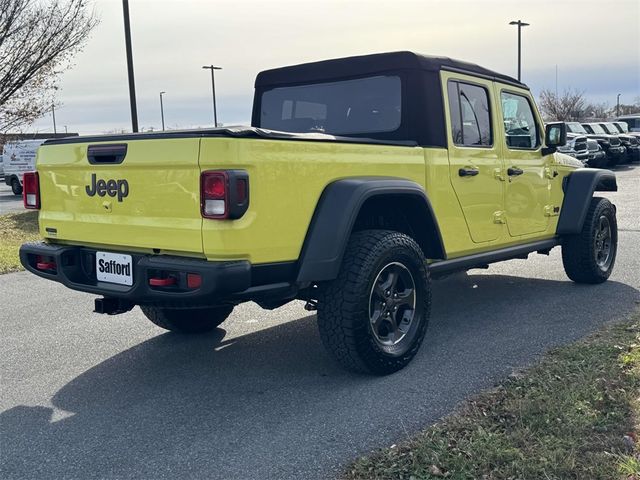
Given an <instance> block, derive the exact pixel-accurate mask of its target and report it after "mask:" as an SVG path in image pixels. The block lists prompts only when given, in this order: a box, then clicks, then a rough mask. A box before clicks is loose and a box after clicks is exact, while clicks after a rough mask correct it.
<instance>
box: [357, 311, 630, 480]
mask: <svg viewBox="0 0 640 480" xmlns="http://www.w3.org/2000/svg"><path fill="white" fill-rule="evenodd" d="M639 419H640V312H639V313H636V314H635V315H632V316H631V317H629V318H628V319H627V320H626V321H625V322H624V323H622V324H616V325H609V326H606V327H604V328H603V329H602V330H601V331H599V332H598V333H596V334H594V335H592V336H590V337H588V338H587V339H585V340H583V341H580V342H577V343H574V344H571V345H568V346H564V347H560V348H557V349H555V350H553V351H551V352H549V353H548V354H547V355H545V356H544V358H543V359H542V361H541V362H540V363H539V364H538V365H536V366H534V367H531V368H530V369H528V370H525V371H523V372H519V373H517V374H513V375H511V376H510V377H509V378H508V379H507V380H506V381H505V382H504V383H503V384H502V385H500V386H498V387H496V388H495V389H492V390H490V391H486V392H484V393H481V394H480V395H478V396H476V397H475V398H473V399H472V400H470V401H467V402H465V403H464V404H463V405H462V406H461V407H459V409H458V411H456V412H455V413H453V414H452V415H451V416H449V417H447V418H445V419H444V420H442V421H441V422H440V423H438V424H436V425H434V426H433V427H431V428H428V429H426V430H425V431H423V432H421V433H419V434H417V435H416V436H414V437H413V438H410V439H408V440H407V441H405V442H403V443H401V444H399V445H397V446H395V445H394V446H392V447H391V448H387V449H383V450H379V451H377V452H373V453H372V454H371V455H369V456H365V457H363V458H360V459H358V460H357V461H356V462H355V463H354V464H352V465H351V466H349V467H348V469H347V471H346V472H345V474H344V478H345V479H348V480H354V479H368V480H369V479H412V480H413V479H439V478H449V479H483V480H497V479H581V480H583V479H626V480H629V479H633V480H640V449H639V448H638V447H639V445H640V435H639V427H640V424H639Z"/></svg>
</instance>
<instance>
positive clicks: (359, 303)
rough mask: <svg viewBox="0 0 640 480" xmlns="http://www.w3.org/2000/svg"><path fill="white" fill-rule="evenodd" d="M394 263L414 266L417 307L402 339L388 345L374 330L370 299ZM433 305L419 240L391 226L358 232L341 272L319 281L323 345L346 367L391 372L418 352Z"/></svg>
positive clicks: (380, 372) (412, 271)
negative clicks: (378, 337) (386, 228)
mask: <svg viewBox="0 0 640 480" xmlns="http://www.w3.org/2000/svg"><path fill="white" fill-rule="evenodd" d="M390 264H401V265H403V266H404V267H406V270H407V271H408V272H410V274H411V277H412V279H413V283H414V284H415V289H414V291H415V308H414V312H415V313H414V317H413V320H412V321H411V324H410V325H411V326H410V327H409V329H408V330H409V332H408V333H406V335H405V336H404V337H401V341H400V342H399V344H398V345H394V346H392V347H385V346H381V345H380V344H379V342H378V341H377V340H376V335H375V334H374V333H373V328H374V327H372V321H371V320H370V307H371V305H370V302H371V298H372V295H373V290H372V288H373V286H374V283H375V282H377V281H378V278H379V275H380V274H381V273H382V271H383V270H384V269H385V268H386V267H388V266H389V265H390ZM385 266H386V267H385ZM430 308H431V287H430V278H429V270H428V268H427V263H426V260H425V257H424V254H423V252H422V250H421V249H420V247H419V246H418V244H417V243H416V242H415V241H414V240H413V239H412V238H411V237H408V236H407V235H404V234H402V233H399V232H395V231H390V230H364V231H360V232H356V233H354V234H353V235H352V236H351V238H350V240H349V243H348V246H347V249H346V251H345V254H344V258H343V261H342V266H341V269H340V273H339V274H338V278H336V279H335V280H334V281H331V282H327V283H325V284H322V285H319V294H318V315H317V317H318V327H319V330H320V337H321V339H322V343H323V344H324V346H325V348H326V349H327V350H328V351H329V352H330V353H331V354H332V355H333V357H334V358H335V359H336V360H337V361H338V363H340V364H341V365H342V366H343V367H345V368H347V369H348V370H351V371H355V372H363V373H372V374H376V375H386V374H390V373H393V372H396V371H398V370H400V369H401V368H403V367H405V366H406V365H407V364H408V363H409V362H410V361H411V360H412V359H413V357H414V356H415V354H416V353H417V351H418V349H419V348H420V345H421V344H422V340H423V339H424V335H425V332H426V330H427V324H428V320H429V314H430ZM414 322H415V325H414ZM410 334H411V335H410Z"/></svg>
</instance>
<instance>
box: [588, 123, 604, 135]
mask: <svg viewBox="0 0 640 480" xmlns="http://www.w3.org/2000/svg"><path fill="white" fill-rule="evenodd" d="M588 125H589V126H590V127H591V130H593V133H599V134H600V135H602V134H605V135H606V133H607V132H605V131H604V128H602V127H601V126H600V125H598V124H597V123H589V124H588Z"/></svg>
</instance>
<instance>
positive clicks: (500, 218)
mask: <svg viewBox="0 0 640 480" xmlns="http://www.w3.org/2000/svg"><path fill="white" fill-rule="evenodd" d="M493 223H507V219H506V218H505V215H504V211H502V210H499V211H497V212H493Z"/></svg>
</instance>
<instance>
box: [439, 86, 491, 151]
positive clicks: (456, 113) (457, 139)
mask: <svg viewBox="0 0 640 480" xmlns="http://www.w3.org/2000/svg"><path fill="white" fill-rule="evenodd" d="M447 92H448V97H449V113H450V117H451V137H452V138H453V143H454V144H455V145H458V146H463V147H490V146H491V145H492V144H493V135H492V132H491V111H490V109H489V93H488V92H487V90H486V89H485V88H484V87H481V86H478V85H471V84H469V83H464V82H458V81H453V80H449V82H448V83H447Z"/></svg>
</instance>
